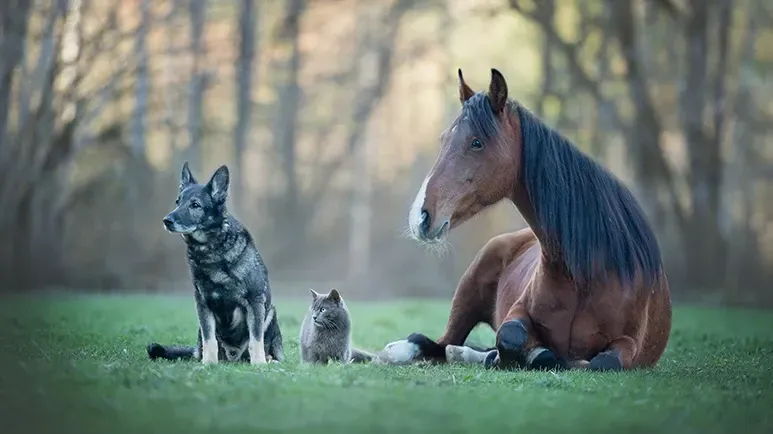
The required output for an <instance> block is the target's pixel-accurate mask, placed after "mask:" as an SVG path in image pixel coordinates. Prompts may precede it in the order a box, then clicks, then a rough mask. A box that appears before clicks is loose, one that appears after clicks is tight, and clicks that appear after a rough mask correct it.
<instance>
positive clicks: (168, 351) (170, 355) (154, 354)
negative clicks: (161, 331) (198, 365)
mask: <svg viewBox="0 0 773 434" xmlns="http://www.w3.org/2000/svg"><path fill="white" fill-rule="evenodd" d="M194 351H195V348H194V347H186V346H184V345H161V344H157V343H155V342H154V343H152V344H150V345H148V357H150V359H151V360H155V359H166V360H190V359H192V358H193V353H194Z"/></svg>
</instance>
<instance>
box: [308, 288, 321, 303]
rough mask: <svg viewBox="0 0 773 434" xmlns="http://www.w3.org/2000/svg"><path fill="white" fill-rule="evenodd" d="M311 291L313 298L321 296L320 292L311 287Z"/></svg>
mask: <svg viewBox="0 0 773 434" xmlns="http://www.w3.org/2000/svg"><path fill="white" fill-rule="evenodd" d="M309 292H310V293H311V298H312V299H313V300H316V299H318V298H319V293H318V292H317V291H315V290H313V289H311V288H309Z"/></svg>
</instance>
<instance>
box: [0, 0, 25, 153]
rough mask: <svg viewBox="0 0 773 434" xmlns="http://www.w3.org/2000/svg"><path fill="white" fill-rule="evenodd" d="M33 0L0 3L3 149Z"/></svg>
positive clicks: (0, 133)
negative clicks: (16, 73)
mask: <svg viewBox="0 0 773 434" xmlns="http://www.w3.org/2000/svg"><path fill="white" fill-rule="evenodd" d="M30 3H31V1H30V0H3V1H0V149H3V148H4V145H5V138H6V136H7V131H6V128H7V122H8V111H9V110H10V105H11V91H12V84H13V76H14V71H15V70H16V67H17V66H19V63H20V62H21V60H22V54H23V53H24V45H25V44H26V40H27V24H28V22H29V11H30Z"/></svg>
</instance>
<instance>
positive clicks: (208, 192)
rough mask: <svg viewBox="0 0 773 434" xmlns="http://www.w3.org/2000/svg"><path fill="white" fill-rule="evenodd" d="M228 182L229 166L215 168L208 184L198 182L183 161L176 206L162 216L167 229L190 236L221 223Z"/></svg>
mask: <svg viewBox="0 0 773 434" xmlns="http://www.w3.org/2000/svg"><path fill="white" fill-rule="evenodd" d="M228 182H229V175H228V167H226V166H224V165H223V166H220V168H218V169H217V170H216V171H215V173H214V174H213V175H212V179H210V180H209V182H208V183H206V184H199V183H198V182H196V179H195V178H194V177H193V174H192V173H191V171H190V169H189V168H188V162H187V161H186V162H185V164H183V170H182V175H181V177H180V188H179V191H178V194H177V199H176V200H175V205H176V207H175V209H173V210H172V212H170V213H169V214H167V216H166V217H164V227H165V228H166V230H168V231H169V232H174V233H179V234H184V235H190V234H193V233H195V232H199V231H206V230H208V229H214V228H217V227H219V226H221V225H222V224H223V220H224V219H225V218H226V207H225V200H226V198H227V197H228Z"/></svg>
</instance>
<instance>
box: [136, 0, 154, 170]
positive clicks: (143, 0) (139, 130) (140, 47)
mask: <svg viewBox="0 0 773 434" xmlns="http://www.w3.org/2000/svg"><path fill="white" fill-rule="evenodd" d="M139 7H140V25H139V27H138V28H137V35H136V39H135V45H134V55H135V56H137V79H136V80H137V81H136V83H135V88H134V104H135V105H134V113H133V116H132V131H131V143H132V154H133V155H134V158H139V159H143V160H144V159H145V139H146V128H145V117H146V116H147V110H148V89H149V81H150V77H149V76H148V44H147V39H148V30H149V29H148V27H149V26H150V0H140V2H139Z"/></svg>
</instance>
